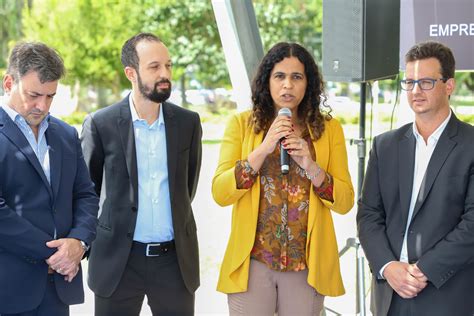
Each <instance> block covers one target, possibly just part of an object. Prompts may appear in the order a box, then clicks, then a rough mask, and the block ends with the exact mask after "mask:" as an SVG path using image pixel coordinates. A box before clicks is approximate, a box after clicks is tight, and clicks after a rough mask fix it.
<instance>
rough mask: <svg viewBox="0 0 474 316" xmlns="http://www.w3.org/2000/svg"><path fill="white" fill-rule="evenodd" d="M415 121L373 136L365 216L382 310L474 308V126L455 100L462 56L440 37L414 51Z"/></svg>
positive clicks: (363, 234)
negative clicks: (458, 57)
mask: <svg viewBox="0 0 474 316" xmlns="http://www.w3.org/2000/svg"><path fill="white" fill-rule="evenodd" d="M405 61H406V74H405V76H406V79H404V80H402V81H401V84H402V88H403V89H404V90H407V97H408V103H409V104H410V107H411V108H412V110H413V111H414V113H415V122H414V123H413V124H408V125H405V126H403V127H401V128H399V129H397V130H394V131H390V132H387V133H384V134H382V135H380V136H378V137H376V138H375V139H374V142H373V147H372V150H371V152H370V159H369V164H368V167H367V174H366V178H365V181H364V187H363V191H362V196H361V199H360V201H359V210H358V214H357V223H358V231H359V237H360V241H361V244H362V246H363V248H364V251H365V254H366V256H367V259H368V261H369V264H370V267H371V270H372V273H373V287H372V310H373V313H374V315H387V314H388V315H403V316H407V315H417V316H418V315H430V316H436V315H469V316H472V315H473V314H474V300H473V293H474V127H473V126H471V125H469V124H466V123H463V122H461V121H460V120H458V119H457V118H456V116H455V115H454V113H453V112H452V111H451V109H450V107H449V98H450V96H451V95H452V93H453V91H454V89H455V81H454V72H455V60H454V56H453V54H452V52H451V50H450V49H449V48H448V47H446V46H444V45H442V44H440V43H437V42H425V43H421V44H418V45H415V46H414V47H412V48H411V49H410V50H409V51H408V53H407V54H406V56H405Z"/></svg>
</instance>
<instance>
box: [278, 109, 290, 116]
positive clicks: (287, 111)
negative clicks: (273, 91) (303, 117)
mask: <svg viewBox="0 0 474 316" xmlns="http://www.w3.org/2000/svg"><path fill="white" fill-rule="evenodd" d="M278 115H284V116H289V117H291V110H290V109H289V108H281V109H280V110H279V111H278Z"/></svg>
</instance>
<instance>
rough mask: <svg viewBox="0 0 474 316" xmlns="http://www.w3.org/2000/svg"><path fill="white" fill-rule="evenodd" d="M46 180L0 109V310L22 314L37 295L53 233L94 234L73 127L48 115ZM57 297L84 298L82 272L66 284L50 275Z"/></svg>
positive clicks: (91, 202)
mask: <svg viewBox="0 0 474 316" xmlns="http://www.w3.org/2000/svg"><path fill="white" fill-rule="evenodd" d="M46 139H47V142H48V146H49V158H50V176H51V177H50V179H51V184H50V183H49V182H48V180H47V178H46V175H45V173H44V171H43V169H42V167H41V165H40V163H39V161H38V158H37V157H36V155H35V153H34V152H33V149H32V148H31V146H30V144H29V143H28V141H27V139H26V138H25V136H24V135H23V133H22V132H21V131H20V129H19V128H18V126H17V125H16V124H15V123H14V122H13V121H12V120H11V119H10V117H9V116H8V115H7V113H6V112H5V111H4V110H3V109H1V108H0V314H3V313H7V314H10V313H14V314H16V313H22V312H25V311H29V310H32V309H34V308H36V307H37V306H38V305H39V304H40V303H41V301H42V300H43V297H44V293H45V288H46V282H47V275H48V274H47V273H48V265H47V264H46V262H45V260H46V259H48V258H49V257H50V256H51V255H53V254H54V253H55V252H56V249H51V248H48V247H47V246H46V242H47V241H51V240H53V238H54V231H55V230H56V234H57V238H64V237H70V238H77V239H80V240H83V241H85V242H87V243H89V244H90V243H91V242H92V241H93V240H94V238H95V229H96V224H97V210H98V202H99V201H98V198H97V195H96V193H95V192H94V184H93V183H92V181H91V179H90V177H89V173H88V171H87V167H86V164H85V163H84V158H83V156H82V150H81V145H80V143H79V138H78V136H77V131H76V130H75V129H74V128H73V127H71V126H69V125H67V124H66V123H64V122H61V121H60V120H58V119H55V118H54V117H50V119H49V127H48V129H47V130H46ZM54 278H55V285H56V289H57V292H58V296H59V298H60V299H61V300H62V301H63V302H64V303H65V304H68V305H71V304H78V303H82V302H84V290H83V286H82V272H81V271H79V273H78V274H77V276H76V277H75V278H74V280H73V281H72V282H71V283H69V282H66V281H65V280H64V276H62V275H59V274H57V273H56V274H55V276H54Z"/></svg>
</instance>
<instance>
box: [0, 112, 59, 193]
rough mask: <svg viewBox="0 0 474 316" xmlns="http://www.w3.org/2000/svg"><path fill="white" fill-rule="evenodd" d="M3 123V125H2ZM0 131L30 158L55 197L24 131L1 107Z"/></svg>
mask: <svg viewBox="0 0 474 316" xmlns="http://www.w3.org/2000/svg"><path fill="white" fill-rule="evenodd" d="M2 125H3V127H2ZM0 132H3V134H4V135H5V136H6V137H7V138H8V139H10V141H11V142H12V144H13V145H15V146H16V147H17V148H18V150H20V152H21V153H22V154H23V155H24V156H25V157H26V159H28V161H29V162H30V164H31V165H32V166H33V168H34V169H35V170H36V172H37V173H38V175H39V176H40V178H41V180H42V181H43V183H44V185H45V186H46V188H47V189H48V192H49V194H50V196H51V198H52V197H53V192H52V191H51V186H50V185H49V182H48V179H47V178H46V175H45V174H44V171H43V168H42V167H41V165H40V163H39V161H38V158H37V157H36V155H35V153H34V152H33V149H32V148H31V146H30V144H29V143H28V140H27V139H26V138H25V136H24V135H23V133H22V132H21V131H20V129H19V128H18V126H16V124H15V123H14V122H13V121H12V120H11V119H10V117H8V115H7V113H6V112H5V111H4V110H3V109H1V108H0Z"/></svg>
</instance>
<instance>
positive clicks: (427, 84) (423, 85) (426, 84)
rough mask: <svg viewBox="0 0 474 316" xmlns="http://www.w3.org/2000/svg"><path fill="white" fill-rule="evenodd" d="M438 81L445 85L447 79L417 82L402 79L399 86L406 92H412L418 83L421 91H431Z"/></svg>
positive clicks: (424, 79)
mask: <svg viewBox="0 0 474 316" xmlns="http://www.w3.org/2000/svg"><path fill="white" fill-rule="evenodd" d="M438 80H441V81H442V82H444V83H446V81H448V78H440V79H432V78H422V79H418V80H411V79H404V80H401V81H400V85H401V86H402V89H403V90H406V91H411V90H413V89H414V88H415V85H416V84H417V83H418V87H420V89H421V90H431V89H433V88H434V85H435V82H436V81H438Z"/></svg>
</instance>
